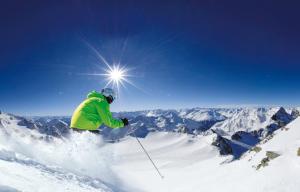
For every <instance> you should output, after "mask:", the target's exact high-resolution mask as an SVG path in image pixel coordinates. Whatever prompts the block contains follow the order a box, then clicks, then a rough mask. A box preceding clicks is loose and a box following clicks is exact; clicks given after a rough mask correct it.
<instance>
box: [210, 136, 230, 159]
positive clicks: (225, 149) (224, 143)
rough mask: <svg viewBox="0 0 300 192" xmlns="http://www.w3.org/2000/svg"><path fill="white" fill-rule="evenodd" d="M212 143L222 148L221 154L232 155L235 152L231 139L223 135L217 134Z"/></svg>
mask: <svg viewBox="0 0 300 192" xmlns="http://www.w3.org/2000/svg"><path fill="white" fill-rule="evenodd" d="M212 145H214V146H216V147H218V148H219V150H220V155H231V154H233V150H232V147H231V145H230V143H229V141H228V140H227V139H225V138H223V137H221V136H219V135H218V136H217V138H216V139H215V141H214V142H213V143H212Z"/></svg>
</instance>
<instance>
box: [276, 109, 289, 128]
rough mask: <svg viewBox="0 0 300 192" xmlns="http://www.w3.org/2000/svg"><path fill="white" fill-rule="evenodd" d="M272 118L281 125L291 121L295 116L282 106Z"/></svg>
mask: <svg viewBox="0 0 300 192" xmlns="http://www.w3.org/2000/svg"><path fill="white" fill-rule="evenodd" d="M272 120H274V121H276V122H277V123H278V125H279V126H280V127H281V126H284V125H286V124H288V123H289V122H291V121H292V120H293V117H292V115H290V114H288V113H287V112H286V110H285V109H284V108H283V107H280V109H279V110H278V111H277V112H276V113H275V114H274V115H273V116H272Z"/></svg>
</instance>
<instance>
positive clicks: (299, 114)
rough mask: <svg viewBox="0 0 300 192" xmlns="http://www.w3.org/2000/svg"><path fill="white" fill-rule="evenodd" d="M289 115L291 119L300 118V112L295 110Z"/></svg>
mask: <svg viewBox="0 0 300 192" xmlns="http://www.w3.org/2000/svg"><path fill="white" fill-rule="evenodd" d="M291 115H292V118H293V119H296V118H297V117H299V116H300V112H299V111H298V110H297V109H293V110H292V113H291Z"/></svg>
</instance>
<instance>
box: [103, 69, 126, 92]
mask: <svg viewBox="0 0 300 192" xmlns="http://www.w3.org/2000/svg"><path fill="white" fill-rule="evenodd" d="M105 72H106V73H104V74H102V75H104V76H106V78H107V80H108V82H107V84H106V86H109V85H111V84H112V85H113V86H114V87H117V88H118V89H119V86H120V85H122V86H124V82H128V80H127V79H126V77H128V76H129V75H128V74H127V72H128V70H127V69H126V68H125V67H120V65H116V64H113V65H112V66H108V68H107V69H105Z"/></svg>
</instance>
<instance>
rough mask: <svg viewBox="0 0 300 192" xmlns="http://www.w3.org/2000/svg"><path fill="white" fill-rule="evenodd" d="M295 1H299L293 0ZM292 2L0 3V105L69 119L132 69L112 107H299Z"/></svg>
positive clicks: (297, 28)
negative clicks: (120, 70) (109, 70)
mask: <svg viewBox="0 0 300 192" xmlns="http://www.w3.org/2000/svg"><path fill="white" fill-rule="evenodd" d="M292 2H293V3H292ZM295 2H296V1H277V2H276V1H273V0H272V1H271V0H270V1H264V0H259V1H240V0H237V1H230V0H229V1H217V0H210V1H200V0H194V1H184V0H182V1H174V0H173V1H141V0H139V1H125V0H120V1H114V0H109V1H108V0H107V1H102V0H97V1H96V0H95V1H88V0H73V1H72V0H69V1H52V0H49V1H35V2H34V1H30V0H28V1H14V0H11V1H1V5H0V7H1V8H0V42H1V43H0V82H1V83H0V91H1V92H0V110H3V111H6V112H12V113H17V114H23V115H45V114H49V115H62V114H65V115H70V114H71V113H72V111H73V110H74V108H75V107H76V106H77V105H78V104H79V103H80V102H81V101H82V100H83V99H84V98H85V96H86V94H87V93H88V92H89V91H90V90H93V89H95V90H101V88H102V87H103V86H104V85H105V81H104V79H103V77H97V76H96V77H95V76H84V75H79V74H80V73H102V72H103V70H102V68H105V65H104V64H103V63H101V62H100V61H99V59H98V58H97V57H96V55H95V53H94V52H93V51H91V49H90V48H89V47H88V46H87V44H86V43H85V42H88V43H90V44H91V45H92V46H94V47H95V48H96V49H97V50H98V51H99V52H100V53H101V54H102V55H103V56H104V57H105V58H106V59H107V60H108V61H109V62H110V63H113V62H117V61H119V60H121V64H122V65H123V66H126V67H127V68H131V69H132V70H131V71H130V73H131V75H133V76H134V77H131V78H130V79H131V81H133V82H134V83H135V84H136V86H138V87H139V89H137V88H135V87H133V86H130V85H127V86H126V87H127V88H126V89H124V88H123V89H122V90H121V93H120V99H119V100H118V101H117V102H116V103H114V104H113V105H112V110H113V111H120V110H126V111H128V110H139V109H152V108H187V107H197V106H198V107H215V106H232V105H299V104H300V99H299V98H300V88H299V85H300V75H299V74H300V54H299V53H300V46H299V45H300V22H299V20H300V12H299V8H300V4H299V3H295Z"/></svg>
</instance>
